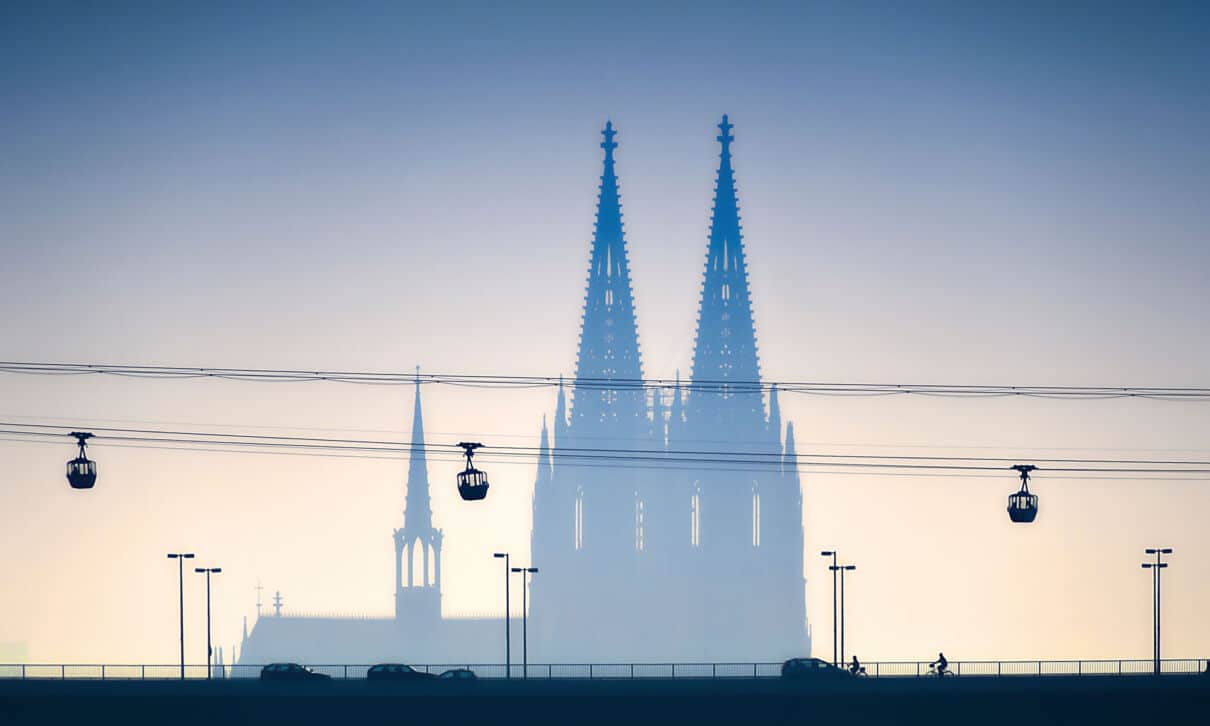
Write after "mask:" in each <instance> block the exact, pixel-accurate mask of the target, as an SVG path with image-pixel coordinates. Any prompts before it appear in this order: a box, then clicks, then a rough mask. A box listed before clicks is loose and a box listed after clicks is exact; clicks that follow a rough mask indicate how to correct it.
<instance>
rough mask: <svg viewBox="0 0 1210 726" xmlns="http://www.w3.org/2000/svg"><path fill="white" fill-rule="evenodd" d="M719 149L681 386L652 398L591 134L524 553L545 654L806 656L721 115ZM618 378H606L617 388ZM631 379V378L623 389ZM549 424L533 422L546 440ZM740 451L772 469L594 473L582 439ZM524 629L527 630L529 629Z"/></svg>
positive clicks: (609, 140) (607, 144)
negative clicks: (572, 348) (565, 352)
mask: <svg viewBox="0 0 1210 726" xmlns="http://www.w3.org/2000/svg"><path fill="white" fill-rule="evenodd" d="M718 128H719V130H720V132H721V133H720V134H719V136H718V137H717V140H718V141H719V142H720V144H721V146H722V149H721V153H720V157H719V159H720V160H719V168H718V179H717V184H716V187H715V196H714V211H713V217H712V219H711V223H710V240H709V244H708V246H707V250H706V269H705V275H704V279H703V282H702V293H701V303H700V308H699V311H698V319H697V337H696V341H695V347H694V352H693V372H692V379H691V385H690V386H688V387H687V388H688V389H689V390H688V391H686V390H684V389H683V388H682V386H681V385H680V384H679V381H678V384H677V385H676V386H675V387H674V388H672V390H670V391H664V390H661V389H659V388H655V389H653V390H650V391H649V390H646V388H645V387H643V386H639V385H636V384H635V383H636V382H637V381H641V380H642V379H643V364H642V356H641V355H640V350H639V336H638V325H637V320H636V310H635V302H634V291H633V289H632V287H631V282H630V267H629V262H628V259H627V250H626V239H625V235H624V234H623V231H622V208H621V207H622V205H621V202H620V199H619V191H618V177H617V172H616V169H615V160H614V152H615V150H616V149H617V147H618V144H617V142H616V140H615V137H616V135H617V132H616V131H615V130H614V128H613V124H612V123H606V125H605V130H604V131H603V135H604V141H603V142H602V143H601V148H603V149H604V150H605V160H604V172H603V174H602V175H601V187H600V198H599V202H598V207H597V221H596V229H595V233H594V235H593V241H592V253H591V257H590V262H589V268H588V288H587V291H586V294H585V298H584V317H583V323H582V327H581V332H580V347H579V355H578V358H577V361H576V374H575V379H574V380H573V381H572V382H571V384H570V387H571V396H570V399H571V400H570V402H569V401H568V396H567V392H566V390H565V388H564V387H563V386H560V389H559V394H558V401H557V404H556V410H555V414H554V444H553V447H552V448H551V450H550V453H549V455H545V453H544V454H543V456H542V457H541V458H540V460H539V464H538V475H537V480H536V482H535V485H534V515H533V534H532V544H531V552H532V554H531V560H532V561H533V562H534V563H535V564H536V565H538V566H539V567H541V568H542V574H541V577H537V578H534V581H533V584H532V585H531V592H532V602H533V605H532V610H531V613H532V614H531V619H532V622H533V628H532V630H533V633H531V639H532V640H533V641H534V642H535V643H536V645H535V647H534V650H535V651H536V652H539V653H541V654H543V655H544V656H545V657H548V658H551V659H554V660H561V659H564V658H577V657H581V658H582V657H586V656H588V655H591V657H593V658H597V659H605V660H611V659H622V660H625V659H637V660H650V659H657V660H658V659H669V658H679V659H686V658H688V659H701V660H733V659H738V660H761V659H770V658H780V657H783V656H788V655H793V654H800V655H801V654H803V653H809V652H810V643H809V635H808V631H807V624H806V602H805V586H806V582H805V580H804V577H803V545H804V541H803V526H802V487H801V483H800V481H799V477H798V469H797V466H796V461H795V449H794V429H793V425H792V424H791V425H788V426H787V427H786V439H785V446H784V447H783V445H782V423H781V414H780V410H779V408H778V402H777V391H776V389H774V390H772V391H771V393H770V395H769V399H768V408H767V410H766V405H765V400H764V397H763V394H762V389H761V387H760V386H759V385H757V383H758V382H759V381H760V360H759V357H758V355H757V346H756V330H755V325H754V323H753V317H752V300H751V295H750V292H749V288H748V269H747V262H746V260H745V258H744V244H743V236H742V232H741V228H740V217H739V202H738V197H737V194H736V188H735V173H734V170H733V168H732V165H731V144H732V142H733V141H734V140H735V137H734V136H733V135H732V134H731V129H732V128H733V127H732V125H731V123H730V122H729V121H728V120H727V117H726V116H723V120H722V123H720V124H719V126H718ZM612 383H616V384H618V385H617V386H616V387H615V386H613V385H611V384H612ZM627 384H629V385H627ZM546 437H547V431H546V428H545V426H543V430H542V441H543V444H542V446H543V449H545V448H546V440H547V439H546ZM601 448H608V449H631V450H635V449H637V450H644V451H650V450H655V451H661V450H662V451H666V452H685V451H692V452H702V453H698V454H696V455H697V456H705V457H706V458H709V456H710V454H711V453H714V454H715V455H716V456H719V457H724V456H726V455H731V456H732V457H733V456H734V454H735V453H736V452H739V453H743V454H753V455H757V456H761V455H763V456H767V457H771V458H772V460H773V461H777V458H778V457H781V459H782V466H781V467H780V468H779V467H762V468H761V469H760V470H756V471H750V472H744V471H736V470H735V467H734V465H728V464H722V465H720V466H717V467H709V466H706V467H701V465H700V464H699V465H698V466H699V467H701V468H700V469H699V470H693V469H685V468H683V467H661V468H654V469H643V468H623V467H620V466H615V467H609V466H599V465H590V464H587V463H585V461H584V460H583V459H581V458H578V457H577V452H582V451H584V450H590V449H601ZM535 634H536V637H535Z"/></svg>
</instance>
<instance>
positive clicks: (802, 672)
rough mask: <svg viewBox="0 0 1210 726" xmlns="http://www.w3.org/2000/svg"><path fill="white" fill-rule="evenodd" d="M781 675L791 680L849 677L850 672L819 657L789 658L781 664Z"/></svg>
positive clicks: (850, 675)
mask: <svg viewBox="0 0 1210 726" xmlns="http://www.w3.org/2000/svg"><path fill="white" fill-rule="evenodd" d="M781 677H782V678H786V679H791V680H808V679H811V680H815V679H832V678H850V677H852V674H851V673H849V672H848V671H845V670H841V669H840V668H837V667H836V666H834V665H832V664H831V663H829V662H827V661H825V660H820V659H819V658H791V659H790V660H788V661H786V662H785V663H782V664H781Z"/></svg>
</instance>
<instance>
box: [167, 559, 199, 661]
mask: <svg viewBox="0 0 1210 726" xmlns="http://www.w3.org/2000/svg"><path fill="white" fill-rule="evenodd" d="M168 559H170V560H176V564H177V576H178V577H179V579H180V584H181V680H182V681H183V680H185V560H192V559H193V553H192V552H187V553H186V552H169V553H168Z"/></svg>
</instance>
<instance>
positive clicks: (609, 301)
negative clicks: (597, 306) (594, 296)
mask: <svg viewBox="0 0 1210 726" xmlns="http://www.w3.org/2000/svg"><path fill="white" fill-rule="evenodd" d="M605 304H606V305H613V290H606V291H605Z"/></svg>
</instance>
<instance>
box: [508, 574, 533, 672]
mask: <svg viewBox="0 0 1210 726" xmlns="http://www.w3.org/2000/svg"><path fill="white" fill-rule="evenodd" d="M512 571H513V572H518V573H520V574H521V677H522V678H529V624H528V623H529V605H528V603H527V602H526V593H527V592H528V591H529V586H528V585H529V581H528V579H527V578H528V577H529V576H530V575H532V574H535V573H536V572H537V571H538V568H537V567H514V568H512Z"/></svg>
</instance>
